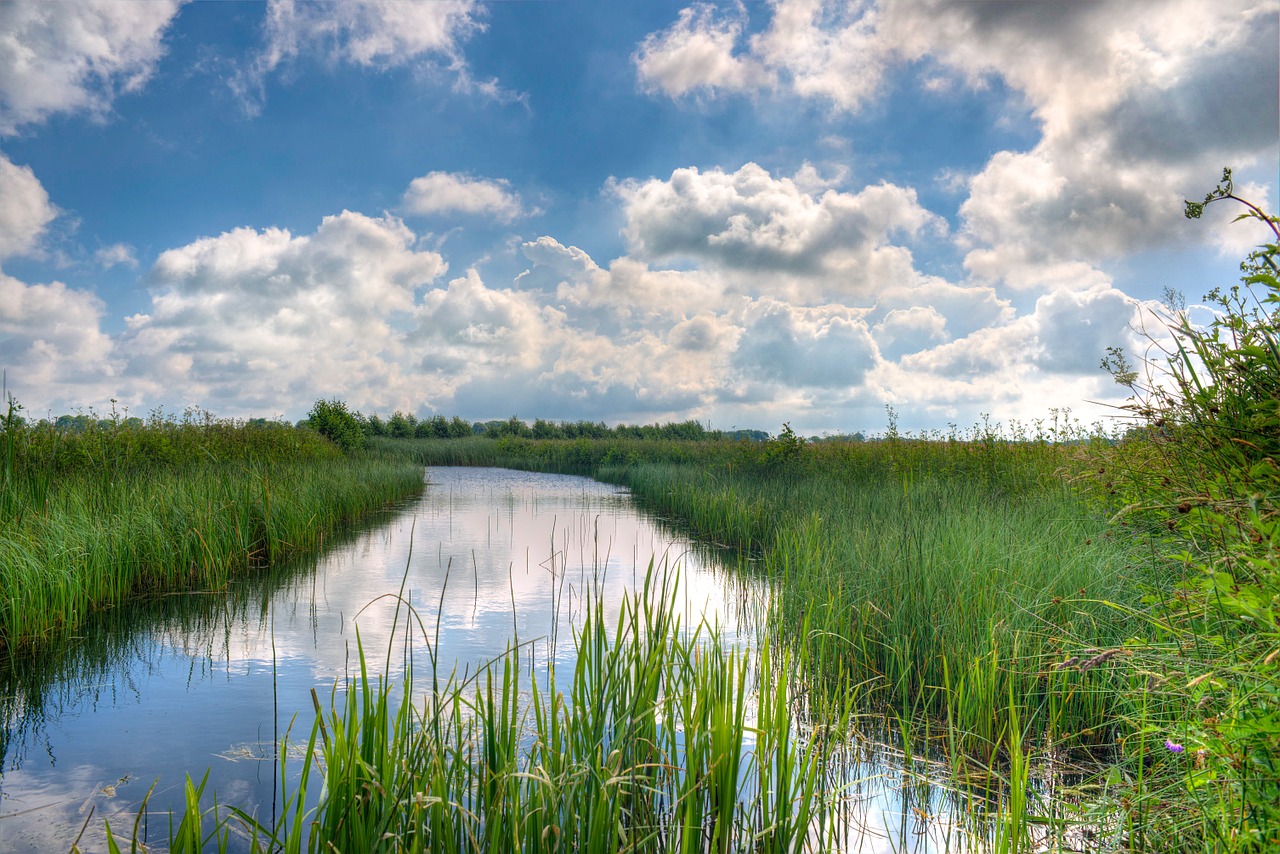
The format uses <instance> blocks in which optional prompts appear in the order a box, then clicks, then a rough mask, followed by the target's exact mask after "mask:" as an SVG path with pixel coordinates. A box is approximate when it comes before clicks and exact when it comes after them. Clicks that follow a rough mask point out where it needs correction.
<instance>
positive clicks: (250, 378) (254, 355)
mask: <svg viewBox="0 0 1280 854" xmlns="http://www.w3.org/2000/svg"><path fill="white" fill-rule="evenodd" d="M415 241H416V236H415V235H414V234H413V232H411V231H410V230H409V229H408V228H406V227H405V226H404V224H403V223H401V222H400V221H399V220H397V219H395V218H393V217H382V218H372V217H368V216H365V215H363V214H358V213H352V212H349V211H343V212H342V213H341V214H338V215H336V216H330V217H325V219H324V220H323V222H322V223H321V224H320V226H319V227H318V228H317V229H316V231H315V232H314V233H312V234H310V235H302V236H295V235H292V234H290V233H289V232H288V231H285V230H282V229H275V228H268V229H264V230H262V231H255V230H253V229H249V228H238V229H235V230H233V231H230V232H226V233H224V234H222V235H219V236H218V237H207V238H202V239H200V240H197V241H195V242H193V243H191V244H188V245H186V246H183V247H179V248H177V249H171V250H168V251H166V252H164V253H162V254H161V255H160V257H159V258H158V259H157V260H156V263H155V265H154V266H153V268H152V270H151V274H150V277H151V282H152V288H151V300H152V305H151V308H150V310H149V312H148V313H147V314H145V315H139V316H135V317H132V318H130V319H129V326H130V328H129V330H128V332H127V334H126V336H125V339H124V341H123V343H122V347H123V348H124V349H125V351H126V352H127V354H128V356H129V357H130V365H129V373H130V375H131V377H133V378H134V379H135V380H136V382H137V384H138V393H139V394H140V395H143V396H155V395H159V396H164V395H166V393H167V391H168V390H169V389H173V388H181V389H184V391H185V392H186V393H187V394H189V395H191V396H192V397H194V398H195V399H197V400H199V401H201V403H202V404H203V405H206V406H209V407H210V408H214V409H216V410H218V411H220V412H223V411H226V410H227V409H234V410H236V412H240V411H244V410H246V409H248V410H251V411H252V410H259V411H261V410H264V409H268V410H271V411H275V409H276V408H278V407H279V405H280V401H282V400H292V401H298V400H303V401H309V400H312V399H314V398H315V397H318V396H321V395H327V394H340V395H343V396H346V397H349V399H350V400H351V401H352V403H353V405H356V406H370V405H380V406H382V407H383V408H388V404H390V406H392V407H404V406H409V405H410V404H409V403H408V401H410V400H412V399H413V398H414V396H416V394H417V392H416V390H415V389H414V388H413V383H412V382H411V381H410V380H408V379H406V378H405V375H404V371H403V370H402V366H403V364H404V363H405V361H406V356H405V354H404V343H403V339H404V333H403V332H402V331H401V326H400V325H397V324H398V319H399V322H401V325H403V324H404V323H408V322H409V321H410V319H411V318H412V315H413V312H414V311H415V310H416V306H417V301H416V294H417V291H418V290H419V289H421V288H423V287H425V286H427V285H429V284H430V283H431V282H433V281H434V280H435V279H436V278H437V277H439V276H440V275H441V274H443V273H444V272H445V270H446V264H445V262H444V259H443V258H441V257H440V255H438V254H437V253H435V252H427V251H417V250H415V249H414V248H413V246H414V243H415ZM229 414H236V413H229Z"/></svg>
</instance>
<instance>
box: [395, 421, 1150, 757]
mask: <svg viewBox="0 0 1280 854" xmlns="http://www.w3.org/2000/svg"><path fill="white" fill-rule="evenodd" d="M385 447H386V448H387V450H388V452H390V451H392V450H394V448H395V445H394V444H388V445H386V446H385ZM399 447H400V448H401V452H403V453H410V454H412V455H413V457H414V458H415V459H418V460H421V461H424V462H429V463H432V464H450V463H453V462H454V461H459V460H461V461H465V463H466V464H471V465H475V464H501V465H507V466H516V467H525V468H538V469H544V470H548V469H549V470H560V471H566V470H567V471H577V472H582V471H589V472H591V473H592V474H594V475H595V476H596V477H599V478H602V479H606V480H613V481H616V482H620V483H624V484H626V485H627V486H628V487H629V488H630V489H631V490H632V492H633V493H634V494H635V495H636V497H637V498H638V499H639V500H640V502H641V503H642V504H643V505H645V506H647V507H649V508H651V509H653V510H656V511H658V512H660V513H662V514H664V515H666V516H668V517H670V518H673V519H675V520H677V522H678V523H680V524H683V525H684V526H686V527H687V528H688V529H689V530H690V531H691V533H693V534H695V535H697V536H698V537H700V538H702V539H704V540H707V541H710V542H713V543H717V544H722V545H726V546H730V547H732V548H735V549H737V550H738V551H739V552H740V553H741V554H742V555H743V556H744V557H751V558H753V560H752V561H751V568H750V570H747V571H751V572H755V573H761V574H763V575H764V576H766V577H768V578H770V579H772V580H773V581H775V582H778V584H777V589H778V591H779V592H778V595H777V598H776V601H775V607H774V613H773V615H772V618H771V619H772V622H771V634H772V636H773V637H774V639H775V640H776V641H778V642H779V643H780V644H781V646H780V648H785V649H789V650H795V649H797V648H803V649H804V650H805V652H806V655H807V656H809V658H810V659H811V661H812V665H813V670H814V672H815V674H825V679H826V681H827V683H828V684H829V686H830V687H831V690H842V689H843V688H845V687H848V686H856V687H857V689H858V690H859V691H861V692H862V694H863V695H864V696H866V695H868V694H872V693H876V692H878V693H879V696H880V697H881V699H882V701H883V702H884V703H886V704H890V705H893V706H895V707H901V706H902V705H903V704H904V703H905V704H906V705H907V707H908V708H910V709H920V710H927V711H930V712H932V713H935V714H937V715H938V716H940V717H944V718H947V719H948V720H950V721H951V722H952V723H953V725H954V726H955V727H957V728H958V730H959V732H960V734H961V738H960V739H959V742H960V743H963V744H964V745H965V746H966V749H968V750H971V751H974V752H975V753H978V754H981V753H983V752H984V751H985V752H987V753H993V752H995V751H998V750H1000V749H1001V748H1002V746H1003V745H1004V743H1005V742H1006V737H1007V728H1008V725H1009V721H1010V712H1011V711H1013V710H1016V711H1017V713H1018V714H1019V715H1020V721H1021V724H1022V726H1024V727H1025V728H1027V730H1028V732H1033V733H1036V735H1037V737H1038V738H1040V739H1043V738H1060V739H1068V738H1070V739H1072V740H1075V741H1077V742H1082V743H1099V742H1107V741H1109V740H1110V739H1111V737H1112V736H1113V734H1114V733H1113V730H1114V722H1113V721H1112V719H1111V717H1110V715H1111V713H1112V712H1113V711H1114V701H1115V688H1116V687H1117V686H1118V685H1121V684H1125V683H1126V681H1127V677H1126V676H1124V675H1123V674H1117V671H1119V670H1121V669H1122V668H1123V666H1124V662H1125V659H1124V657H1123V656H1121V655H1114V656H1113V657H1111V658H1109V659H1107V660H1105V661H1103V662H1098V663H1097V664H1095V665H1093V666H1091V667H1083V668H1082V667H1066V668H1057V669H1055V667H1054V665H1055V664H1057V663H1059V662H1062V661H1065V660H1068V659H1069V658H1070V657H1071V656H1073V655H1077V656H1079V663H1081V664H1085V663H1087V662H1088V661H1089V660H1090V659H1091V658H1093V657H1094V656H1096V655H1097V654H1099V653H1100V652H1102V651H1104V650H1108V649H1117V648H1119V647H1121V646H1122V645H1123V643H1124V640H1125V638H1126V636H1127V635H1126V631H1127V630H1128V629H1129V628H1131V626H1132V624H1131V622H1130V618H1129V616H1127V614H1126V609H1133V608H1135V607H1137V606H1138V605H1139V600H1140V597H1141V584H1142V582H1143V581H1144V580H1145V579H1144V578H1143V576H1142V573H1143V572H1144V571H1145V566H1144V564H1143V561H1142V560H1141V558H1140V556H1139V555H1137V554H1135V549H1134V547H1133V544H1132V543H1131V542H1129V541H1128V540H1127V539H1125V538H1117V537H1114V536H1112V535H1111V534H1110V532H1109V530H1108V525H1107V521H1106V519H1105V518H1103V516H1102V515H1101V513H1100V512H1099V509H1098V507H1097V506H1096V504H1094V503H1092V502H1091V501H1090V500H1089V499H1088V497H1087V496H1085V495H1084V494H1082V493H1081V492H1080V491H1078V490H1077V489H1075V488H1073V486H1072V485H1071V484H1070V483H1069V482H1068V476H1069V474H1070V473H1071V472H1075V471H1078V470H1079V469H1080V467H1081V463H1080V461H1079V457H1080V455H1081V454H1083V453H1085V449H1084V448H1083V447H1082V446H1066V445H1055V444H1050V443H1048V442H1021V443H1008V442H1001V441H994V440H992V439H991V438H990V437H988V438H987V439H986V440H976V441H943V442H937V441H929V442H926V441H920V440H909V439H895V440H893V441H886V442H875V443H823V444H820V445H802V444H794V445H788V444H787V443H785V442H783V441H780V440H779V441H775V442H772V443H767V444H765V445H751V444H746V443H741V444H734V443H724V442H708V443H684V444H677V443H665V444H664V443H655V446H654V447H649V446H647V445H646V444H644V443H620V442H617V441H607V440H606V441H598V442H590V441H587V440H575V441H572V442H555V441H544V442H535V441H531V440H509V439H504V440H499V441H496V442H495V441H492V440H486V439H483V438H480V439H468V440H461V441H457V442H455V441H425V442H417V443H404V444H403V445H401V446H399ZM1116 605H1119V606H1121V607H1119V608H1117V607H1115V606H1116ZM869 689H875V690H874V691H873V690H869ZM1010 697H1013V698H1014V699H1013V702H1012V704H1011V703H1010V700H1009V698H1010Z"/></svg>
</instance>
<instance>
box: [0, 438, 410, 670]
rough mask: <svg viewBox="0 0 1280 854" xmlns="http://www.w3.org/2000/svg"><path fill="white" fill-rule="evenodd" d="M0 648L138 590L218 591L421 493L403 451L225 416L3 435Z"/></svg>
mask: <svg viewBox="0 0 1280 854" xmlns="http://www.w3.org/2000/svg"><path fill="white" fill-rule="evenodd" d="M0 468H2V469H3V475H4V477H3V478H2V479H0V582H2V583H0V590H3V595H2V596H0V655H17V654H22V653H23V652H24V651H26V650H29V649H31V648H33V647H37V646H40V645H42V644H45V643H47V642H49V641H51V640H54V639H56V638H57V637H59V636H61V635H65V634H67V633H69V632H72V631H74V630H75V629H76V628H77V627H78V626H79V625H81V624H82V623H83V622H84V620H85V619H86V618H87V616H88V615H89V614H91V613H93V612H94V611H97V610H100V609H103V608H107V607H111V606H112V605H114V604H117V603H120V602H122V601H125V600H127V599H129V598H133V597H137V596H144V595H148V594H153V593H158V592H163V591H168V590H174V589H186V588H204V589H216V588H222V587H224V586H225V585H226V583H227V581H228V579H229V578H231V577H232V576H233V575H234V574H236V573H242V572H246V571H252V570H260V569H262V568H264V567H268V566H271V565H273V564H275V563H278V562H279V561H281V560H283V559H285V558H288V557H291V556H294V555H298V554H303V553H307V552H309V551H312V550H314V549H316V548H318V547H319V546H320V545H321V544H322V542H323V541H324V538H325V536H326V535H331V534H333V533H334V532H335V531H337V530H338V529H339V528H341V527H342V526H344V525H347V524H350V523H352V522H353V521H355V520H357V519H359V518H361V517H363V516H366V515H368V514H370V513H372V512H374V511H376V510H379V509H383V508H385V507H387V506H388V505H389V504H391V503H393V502H394V501H396V500H399V499H402V498H405V497H408V496H411V495H414V494H417V493H418V492H420V490H421V489H422V472H421V469H420V468H419V467H418V466H416V465H414V464H412V463H410V462H408V461H405V460H403V459H401V460H394V459H387V458H383V457H376V456H363V457H353V458H352V457H344V456H343V455H342V454H340V453H338V452H337V450H336V449H335V448H334V447H333V446H332V445H330V444H329V443H328V442H326V441H324V440H323V439H321V438H320V437H319V436H317V435H316V434H314V433H311V432H309V431H305V430H295V429H293V428H289V427H283V426H280V425H268V426H265V427H250V426H246V425H235V424H229V423H226V422H215V421H209V422H207V423H189V422H188V423H181V424H179V423H160V424H153V425H151V426H143V427H132V426H130V427H125V426H121V425H115V426H112V427H107V428H100V429H94V430H91V431H89V432H87V433H83V434H63V433H59V432H57V431H55V430H52V429H49V428H47V427H34V426H25V425H24V426H15V425H14V423H13V422H12V421H10V422H9V423H8V425H7V427H6V429H5V430H4V431H3V432H2V433H0Z"/></svg>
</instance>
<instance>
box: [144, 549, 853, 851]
mask: <svg viewBox="0 0 1280 854" xmlns="http://www.w3.org/2000/svg"><path fill="white" fill-rule="evenodd" d="M674 583H675V582H674V579H673V576H670V575H668V574H666V573H664V572H656V571H655V570H654V568H653V566H652V565H651V566H650V571H649V573H648V575H647V577H646V582H645V585H644V587H643V588H642V589H640V590H636V591H634V592H633V593H632V594H631V595H630V596H629V598H628V599H627V600H626V601H625V603H624V605H623V607H622V609H621V611H620V613H619V616H618V618H617V622H616V623H615V624H614V625H612V626H610V625H608V624H607V623H606V622H605V620H604V619H603V614H604V613H605V609H604V607H603V605H602V604H601V602H600V601H599V600H596V601H595V602H594V603H592V604H591V605H589V606H588V612H587V615H586V618H585V620H584V622H583V624H582V626H581V627H580V628H578V629H575V632H574V647H575V651H576V663H575V665H574V668H573V672H572V674H571V675H570V676H569V678H568V679H567V680H565V681H560V678H559V677H558V675H557V674H556V672H555V670H554V667H552V668H551V669H550V670H546V671H543V670H540V669H536V668H533V667H526V666H525V664H524V663H523V662H524V655H525V651H524V650H523V649H522V647H521V646H520V644H519V643H518V642H513V644H512V646H511V647H510V648H509V649H508V651H507V653H506V654H505V655H503V656H500V657H499V658H497V659H495V660H494V661H493V662H492V663H491V665H490V666H489V667H487V668H486V669H484V670H483V671H481V672H480V673H478V674H475V675H474V676H472V677H470V678H462V677H459V676H457V674H453V675H451V676H447V677H446V676H444V675H443V673H442V671H441V670H439V669H437V666H438V665H440V664H441V663H440V662H436V661H435V660H434V659H433V658H431V657H430V653H428V657H427V664H428V667H427V668H426V670H427V672H426V673H425V674H423V675H421V676H420V675H419V674H421V670H420V669H419V668H421V667H422V665H423V662H422V660H421V658H420V659H419V660H418V661H417V662H415V663H414V664H413V666H411V667H410V668H409V672H408V675H407V676H406V677H405V679H404V681H403V683H401V684H393V683H395V681H396V680H393V678H392V677H391V675H390V671H389V669H384V670H383V671H382V673H381V674H377V673H372V672H371V668H370V667H369V664H368V660H367V657H366V655H365V651H364V650H363V649H361V650H360V654H359V656H358V666H359V672H358V674H355V675H354V676H353V677H352V678H351V679H350V680H349V681H348V683H347V684H346V686H345V688H344V690H343V691H342V692H340V693H339V692H336V691H335V693H334V695H333V696H332V699H331V701H330V704H329V705H328V707H327V708H319V704H318V708H317V717H316V719H315V723H314V725H313V727H312V729H311V731H310V734H309V736H308V739H307V751H306V754H305V755H306V756H307V757H309V758H308V759H307V760H305V761H304V767H303V768H302V769H300V770H299V771H298V773H297V781H296V783H294V789H293V791H292V793H291V794H290V795H289V801H288V805H287V807H286V810H285V812H286V813H287V815H285V817H284V818H282V819H281V820H280V821H279V822H278V823H277V824H276V825H274V826H265V825H263V824H261V823H260V822H259V820H258V819H257V818H255V817H253V816H250V815H247V814H245V813H244V812H243V811H240V810H236V809H223V808H219V807H218V806H217V805H216V803H215V804H214V805H212V806H206V805H204V804H203V803H202V800H201V795H202V792H201V788H202V787H198V786H195V785H191V786H189V789H188V806H187V810H186V812H185V814H184V816H182V817H181V819H180V823H179V825H178V827H177V828H176V830H175V832H174V839H175V850H177V847H178V846H177V843H178V842H181V843H182V850H186V851H197V850H202V849H208V848H215V849H218V850H225V849H226V848H228V847H230V846H231V845H232V844H233V840H247V842H246V843H245V844H247V846H248V847H249V849H250V850H252V851H255V852H257V851H264V852H265V851H280V852H302V851H308V852H310V851H316V852H319V851H382V850H386V851H398V852H419V851H423V852H425V851H432V852H451V851H458V852H462V851H467V852H473V851H525V852H555V851H663V852H669V851H688V852H693V851H697V852H703V851H717V852H727V851H745V850H760V851H792V850H794V851H799V850H828V849H834V848H836V847H837V846H836V844H835V831H836V828H835V827H834V825H832V823H831V817H832V816H833V815H834V812H833V811H831V810H830V809H829V808H827V807H829V805H828V804H826V802H825V800H824V798H825V797H827V795H828V794H830V793H828V792H826V791H825V788H824V786H823V770H824V757H825V750H826V748H825V747H824V742H823V741H822V740H820V739H812V738H810V739H805V738H801V737H800V734H799V733H798V732H797V730H796V726H795V722H794V718H793V715H792V706H793V697H792V695H791V694H790V686H791V685H792V684H793V683H792V681H791V680H790V678H789V677H788V674H790V673H793V672H794V669H795V667H794V666H798V665H800V664H801V662H799V661H791V660H776V661H775V660H771V659H770V658H769V653H768V652H767V651H766V652H765V654H764V658H763V659H762V660H761V661H760V662H759V665H758V666H756V667H753V666H749V664H750V660H749V657H748V654H747V653H745V652H743V651H738V650H729V651H726V650H724V649H723V648H722V647H721V644H720V639H719V636H718V633H717V631H716V630H715V629H714V627H710V626H707V625H705V624H703V625H699V626H696V627H693V628H692V630H689V629H687V628H686V627H684V626H682V625H681V624H680V619H679V617H678V615H677V611H676V608H675V607H674V605H673V603H674V602H675V601H676V600H677V598H678V597H677V596H675V595H674V594H675V589H674V587H673V586H672V585H674ZM407 625H411V626H412V625H418V624H417V623H416V622H414V621H412V620H410V621H408V622H407ZM422 643H424V644H425V646H426V648H427V649H428V650H430V648H431V647H430V639H429V638H427V637H423V638H422ZM539 673H543V674H545V675H544V676H541V677H540V676H538V675H537V674H539ZM423 682H429V683H430V684H429V685H424V684H423ZM419 692H424V693H421V694H420V693H419ZM419 696H421V698H422V699H421V700H420V701H419V700H418V699H417V698H418V697H419ZM846 722H847V719H846ZM286 771H287V769H284V768H282V769H281V773H282V774H285V773H286ZM135 842H136V839H135ZM236 844H239V843H236Z"/></svg>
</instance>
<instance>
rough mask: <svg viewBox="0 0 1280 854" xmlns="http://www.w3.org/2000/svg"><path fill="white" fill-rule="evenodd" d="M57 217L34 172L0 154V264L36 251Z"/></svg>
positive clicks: (55, 210)
mask: <svg viewBox="0 0 1280 854" xmlns="http://www.w3.org/2000/svg"><path fill="white" fill-rule="evenodd" d="M57 213H58V211H57V209H56V208H55V207H54V206H53V205H52V204H51V203H50V202H49V194H48V193H46V192H45V189H44V186H43V185H42V184H41V183H40V180H39V179H38V178H36V175H35V173H34V172H32V171H31V168H30V167H29V166H18V165H16V164H15V163H13V162H12V161H11V160H9V158H7V157H5V156H4V154H3V153H0V260H3V259H4V258H7V257H8V256H10V255H18V254H21V253H24V252H30V251H32V250H33V249H35V247H36V242H37V240H39V238H40V235H41V234H43V233H44V230H45V227H46V226H48V224H49V223H50V222H52V221H53V218H54V217H55V216H57Z"/></svg>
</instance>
